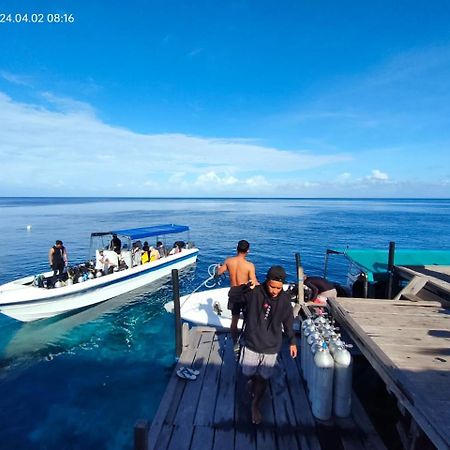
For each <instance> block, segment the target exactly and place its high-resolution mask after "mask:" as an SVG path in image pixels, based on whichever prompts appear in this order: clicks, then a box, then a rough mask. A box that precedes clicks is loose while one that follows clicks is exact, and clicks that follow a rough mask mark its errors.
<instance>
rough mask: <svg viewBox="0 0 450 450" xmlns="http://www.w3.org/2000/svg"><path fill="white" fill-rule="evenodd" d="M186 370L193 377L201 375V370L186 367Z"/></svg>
mask: <svg viewBox="0 0 450 450" xmlns="http://www.w3.org/2000/svg"><path fill="white" fill-rule="evenodd" d="M185 369H186V370H187V371H188V372H190V373H191V374H192V375H195V376H196V377H197V376H198V375H200V370H197V369H193V368H192V367H185Z"/></svg>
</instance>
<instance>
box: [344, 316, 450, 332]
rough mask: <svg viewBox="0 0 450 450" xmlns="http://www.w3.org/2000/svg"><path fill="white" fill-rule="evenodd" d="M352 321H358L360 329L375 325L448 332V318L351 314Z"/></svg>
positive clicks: (449, 320)
mask: <svg viewBox="0 0 450 450" xmlns="http://www.w3.org/2000/svg"><path fill="white" fill-rule="evenodd" d="M351 316H352V318H353V319H354V320H357V321H358V325H359V326H360V327H361V328H363V329H364V328H365V327H366V326H374V325H377V326H379V327H380V328H391V329H399V330H400V329H401V330H408V329H411V328H419V329H427V330H449V329H450V316H443V317H420V316H414V317H411V316H396V317H395V319H394V318H393V317H392V316H390V317H389V316H384V317H383V316H380V317H377V316H371V315H366V314H352V315H351Z"/></svg>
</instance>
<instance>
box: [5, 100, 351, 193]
mask: <svg viewBox="0 0 450 450" xmlns="http://www.w3.org/2000/svg"><path fill="white" fill-rule="evenodd" d="M42 96H43V97H44V98H45V100H46V102H49V103H51V106H52V107H53V108H52V109H50V108H46V107H43V106H42V105H38V104H29V103H19V102H16V101H14V100H13V99H11V98H10V97H8V96H7V95H5V94H3V93H0V158H1V159H2V165H3V168H2V172H1V173H0V195H1V193H2V192H3V193H4V192H14V187H15V186H22V187H23V186H24V185H25V186H27V185H28V186H29V189H30V190H32V192H33V193H34V195H51V194H53V193H55V194H56V193H58V195H75V194H79V195H154V194H155V195H164V194H165V193H166V194H167V195H196V193H197V191H201V192H202V193H204V191H205V190H206V192H207V188H209V186H210V185H211V184H213V185H214V186H215V187H216V188H217V189H222V190H223V192H224V193H226V192H227V189H230V188H234V189H235V190H238V189H239V188H242V189H250V188H256V187H264V186H265V187H266V188H269V187H270V185H271V184H273V181H270V182H269V181H268V180H269V179H272V180H273V179H274V177H276V176H280V174H283V177H288V178H289V177H290V176H293V174H295V176H296V177H297V176H298V173H301V172H303V171H306V170H308V169H311V168H318V167H322V166H325V165H331V164H337V163H340V162H344V161H347V160H348V159H349V156H348V155H344V154H331V155H320V154H312V153H310V152H308V151H306V150H301V151H299V150H295V151H294V150H280V149H277V148H275V147H269V146H264V145H261V144H257V143H255V141H250V140H248V139H241V138H237V139H233V138H226V139H225V138H207V137H199V136H189V135H185V134H141V133H136V132H133V131H130V130H127V129H125V128H119V127H114V126H111V125H108V124H106V123H104V122H102V121H101V120H99V119H98V118H97V117H96V116H95V112H94V109H93V108H92V107H90V105H88V104H86V103H83V102H79V101H77V100H73V99H70V98H64V97H60V96H55V95H54V94H52V93H49V92H46V93H44V94H42ZM178 168H179V169H180V170H177V169H178ZM55 174H57V176H58V180H59V184H58V185H59V187H60V189H59V191H58V192H56V191H55V192H54V191H53V190H54V179H55ZM118 184H120V188H118V187H117V186H118ZM63 187H64V189H63ZM20 192H22V193H23V189H22V190H20ZM18 195H20V194H18Z"/></svg>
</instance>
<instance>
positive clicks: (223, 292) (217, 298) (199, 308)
mask: <svg viewBox="0 0 450 450" xmlns="http://www.w3.org/2000/svg"><path fill="white" fill-rule="evenodd" d="M229 290H230V288H219V289H209V290H207V291H202V292H195V293H192V294H189V295H185V296H183V297H181V298H180V313H181V318H182V319H183V320H185V321H187V322H190V323H193V324H196V325H205V326H210V327H215V328H218V329H221V328H225V329H227V328H230V325H231V311H230V310H229V309H228V308H227V305H228V291H229ZM164 307H165V309H166V310H167V311H168V312H173V302H169V303H166V304H165V305H164ZM241 327H242V318H241V319H239V322H238V328H241Z"/></svg>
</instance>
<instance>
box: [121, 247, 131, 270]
mask: <svg viewBox="0 0 450 450" xmlns="http://www.w3.org/2000/svg"><path fill="white" fill-rule="evenodd" d="M131 266H132V254H131V251H130V250H128V245H127V244H124V245H123V247H122V250H121V251H120V258H119V267H121V268H124V269H129V268H130V267H131Z"/></svg>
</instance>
